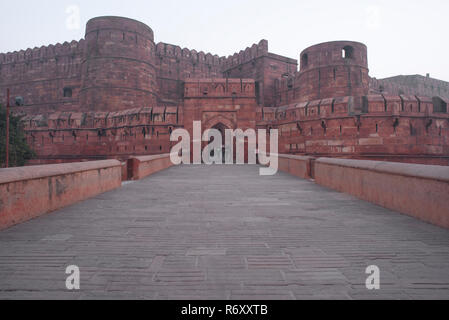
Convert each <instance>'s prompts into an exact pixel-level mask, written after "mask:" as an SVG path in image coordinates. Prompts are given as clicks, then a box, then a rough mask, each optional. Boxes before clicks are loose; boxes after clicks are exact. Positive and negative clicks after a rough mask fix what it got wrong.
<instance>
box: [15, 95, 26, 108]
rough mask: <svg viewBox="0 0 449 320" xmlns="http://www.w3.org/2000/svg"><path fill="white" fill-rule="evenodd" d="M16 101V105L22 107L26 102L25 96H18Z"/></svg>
mask: <svg viewBox="0 0 449 320" xmlns="http://www.w3.org/2000/svg"><path fill="white" fill-rule="evenodd" d="M15 102H16V107H22V106H23V105H24V104H25V102H24V99H23V97H16V99H15Z"/></svg>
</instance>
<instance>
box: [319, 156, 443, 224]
mask: <svg viewBox="0 0 449 320" xmlns="http://www.w3.org/2000/svg"><path fill="white" fill-rule="evenodd" d="M315 180H316V182H317V183H318V184H320V185H323V186H326V187H329V188H332V189H335V190H338V191H340V192H345V193H349V194H351V195H354V196H356V197H358V198H360V199H363V200H367V201H370V202H372V203H375V204H377V205H380V206H383V207H385V208H388V209H391V210H395V211H399V212H401V213H404V214H407V215H410V216H413V217H416V218H418V219H421V220H423V221H426V222H430V223H432V224H435V225H438V226H441V227H444V228H449V168H448V167H445V166H430V165H419V164H405V163H393V162H379V161H364V160H345V159H330V158H320V159H317V160H316V162H315Z"/></svg>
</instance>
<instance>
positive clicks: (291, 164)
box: [279, 154, 315, 179]
mask: <svg viewBox="0 0 449 320" xmlns="http://www.w3.org/2000/svg"><path fill="white" fill-rule="evenodd" d="M314 160H315V158H313V157H303V156H291V155H285V154H280V155H279V170H280V171H284V172H287V173H290V174H292V175H294V176H297V177H299V178H303V179H312V178H313V176H314V173H313V162H314Z"/></svg>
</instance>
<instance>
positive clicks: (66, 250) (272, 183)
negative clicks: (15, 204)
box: [0, 166, 449, 299]
mask: <svg viewBox="0 0 449 320" xmlns="http://www.w3.org/2000/svg"><path fill="white" fill-rule="evenodd" d="M410 196H413V195H410ZM72 264H73V265H77V266H79V267H80V269H81V290H80V291H77V292H68V291H67V290H66V289H65V279H66V276H67V275H66V274H65V268H66V267H67V266H69V265H72ZM373 264H374V265H377V266H379V267H380V269H381V290H379V291H368V290H367V289H366V288H365V280H366V277H367V275H365V269H366V267H367V266H369V265H373ZM0 298H1V299H8V298H26V299H28V298H44V299H102V298H108V299H385V298H386V299H432V298H443V299H449V231H447V230H444V229H440V228H438V227H434V226H432V225H429V224H426V223H423V222H421V221H418V220H415V219H413V218H410V217H407V216H403V215H400V214H398V213H395V212H392V211H389V210H386V209H383V208H381V207H378V206H375V205H373V204H370V203H367V202H363V201H360V200H357V199H355V198H353V197H351V196H348V195H345V194H340V193H337V192H334V191H332V190H328V189H325V188H322V187H320V186H318V185H316V184H314V183H312V182H309V181H305V180H301V179H298V178H295V177H293V176H290V175H287V174H284V173H279V174H278V175H276V176H273V177H261V176H259V174H258V167H257V166H211V167H209V166H183V167H174V168H170V169H168V170H166V171H163V172H160V173H158V174H156V175H154V176H152V177H149V178H147V179H145V180H142V181H139V182H136V183H131V184H126V185H125V186H124V187H123V188H121V189H119V190H116V191H112V192H109V193H106V194H103V195H100V196H98V197H96V198H93V199H90V200H88V201H85V202H82V203H79V204H77V205H74V206H72V207H69V208H66V209H63V210H60V211H58V212H55V213H52V214H50V215H47V216H44V217H41V218H39V219H36V220H33V221H30V222H27V223H24V224H21V225H19V226H16V227H13V228H10V229H8V230H5V231H3V232H0Z"/></svg>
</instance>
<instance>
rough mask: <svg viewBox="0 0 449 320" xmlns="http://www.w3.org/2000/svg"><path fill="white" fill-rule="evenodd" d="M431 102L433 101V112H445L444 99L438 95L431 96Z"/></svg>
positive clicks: (445, 104)
mask: <svg viewBox="0 0 449 320" xmlns="http://www.w3.org/2000/svg"><path fill="white" fill-rule="evenodd" d="M432 102H433V112H442V113H446V112H447V103H446V101H444V100H443V99H441V98H440V97H433V98H432Z"/></svg>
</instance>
